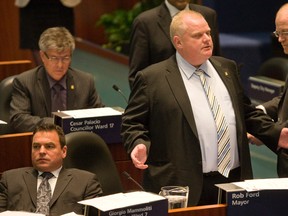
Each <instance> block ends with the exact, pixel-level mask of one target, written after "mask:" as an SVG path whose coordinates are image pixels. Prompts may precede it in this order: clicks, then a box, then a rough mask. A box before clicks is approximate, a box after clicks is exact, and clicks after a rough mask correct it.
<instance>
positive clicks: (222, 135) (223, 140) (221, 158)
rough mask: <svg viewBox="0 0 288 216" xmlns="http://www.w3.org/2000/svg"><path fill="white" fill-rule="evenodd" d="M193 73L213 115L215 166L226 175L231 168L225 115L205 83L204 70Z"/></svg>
mask: <svg viewBox="0 0 288 216" xmlns="http://www.w3.org/2000/svg"><path fill="white" fill-rule="evenodd" d="M195 74H196V75H197V76H199V78H200V81H201V84H202V86H203V88H204V90H205V93H206V95H207V98H208V101H209V104H210V107H211V110H212V113H213V117H214V120H215V123H216V128H217V142H218V155H217V166H218V172H219V173H221V174H222V175H223V176H225V177H228V175H229V172H230V169H231V149H230V137H229V130H228V125H227V122H226V119H225V116H224V114H223V112H222V110H221V107H220V105H219V104H218V101H217V99H216V97H215V95H214V93H213V92H212V90H211V88H210V86H209V85H208V83H207V80H206V77H205V72H204V71H203V70H202V69H197V70H196V71H195Z"/></svg>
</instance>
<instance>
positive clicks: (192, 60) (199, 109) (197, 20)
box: [121, 10, 288, 206]
mask: <svg viewBox="0 0 288 216" xmlns="http://www.w3.org/2000/svg"><path fill="white" fill-rule="evenodd" d="M170 32H171V33H170V34H171V40H172V42H173V44H174V46H175V48H176V50H177V51H176V54H175V55H173V56H171V57H170V58H169V59H167V60H165V61H162V62H160V63H157V64H154V65H151V66H149V67H147V68H146V69H144V70H142V71H139V72H138V73H137V75H136V78H135V82H134V85H133V88H132V90H131V94H130V98H129V103H128V106H127V107H126V110H125V112H124V114H123V122H122V133H121V134H122V137H123V143H124V146H125V148H126V150H127V152H128V154H129V155H130V156H131V159H132V162H133V164H134V165H135V167H136V168H139V169H144V170H145V171H144V178H143V186H144V188H145V189H146V190H147V191H152V192H155V193H158V192H159V191H160V188H161V187H162V186H166V185H182V186H189V188H190V189H189V201H188V205H189V206H195V205H207V204H215V203H217V196H218V190H217V188H216V186H215V184H217V183H227V182H233V181H240V180H244V179H251V178H252V177H253V176H252V168H251V159H250V153H249V145H248V139H247V135H246V129H248V130H249V131H250V132H251V133H252V134H253V135H257V136H259V137H261V138H262V139H265V140H267V143H269V144H270V148H271V149H273V150H276V149H277V148H278V145H279V146H285V148H287V144H288V143H287V141H286V143H285V137H286V140H287V130H288V128H284V129H282V128H281V127H277V126H276V125H275V124H274V123H273V121H272V120H271V118H269V117H268V116H267V115H265V114H264V113H263V112H262V111H260V110H257V109H256V108H255V107H253V106H251V104H250V101H249V99H248V98H247V97H245V96H244V94H243V90H242V87H241V84H240V81H239V77H238V70H237V66H236V63H235V62H234V61H231V60H228V59H225V58H222V57H211V56H212V50H213V43H212V39H211V29H210V27H209V25H208V23H207V22H206V20H205V19H204V17H203V16H202V15H201V14H200V13H198V12H195V11H191V10H183V11H181V12H179V13H178V14H177V15H175V16H174V18H173V20H172V23H171V28H170ZM201 71H202V75H204V76H205V77H206V80H207V83H209V85H210V89H211V90H212V92H213V93H214V95H215V97H216V99H217V101H218V104H220V107H221V109H222V112H223V114H224V119H225V120H226V121H225V122H226V123H227V124H226V125H227V126H228V128H227V127H226V129H228V130H225V131H226V132H227V131H228V133H225V135H226V136H225V137H226V138H227V137H229V138H230V141H229V142H228V141H227V143H229V144H230V147H229V151H228V150H227V152H230V153H227V156H229V155H230V156H229V157H227V158H228V159H227V162H229V163H228V164H227V166H226V167H225V169H226V168H227V169H226V171H227V172H226V173H224V172H222V171H221V172H222V173H223V174H220V170H219V171H218V169H219V167H218V163H219V162H218V156H217V151H218V148H217V145H218V141H217V138H218V133H217V131H216V125H218V124H216V123H215V120H214V116H213V112H212V110H211V107H210V104H209V102H208V100H207V96H206V94H205V91H204V88H203V86H202V84H201V80H200V78H199V76H200V75H199V76H198V74H197V73H198V72H201ZM203 71H204V72H203ZM203 73H204V74H203ZM223 122H224V121H223ZM223 125H224V124H223ZM280 134H281V136H280ZM219 137H220V135H219ZM279 137H280V138H279Z"/></svg>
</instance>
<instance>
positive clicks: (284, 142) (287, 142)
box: [278, 128, 288, 149]
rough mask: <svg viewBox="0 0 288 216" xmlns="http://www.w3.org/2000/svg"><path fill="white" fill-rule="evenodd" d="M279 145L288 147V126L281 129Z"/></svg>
mask: <svg viewBox="0 0 288 216" xmlns="http://www.w3.org/2000/svg"><path fill="white" fill-rule="evenodd" d="M278 147H279V148H285V149H288V128H283V129H282V130H281V133H280V137H279V142H278Z"/></svg>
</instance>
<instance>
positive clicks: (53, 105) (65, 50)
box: [10, 27, 104, 132]
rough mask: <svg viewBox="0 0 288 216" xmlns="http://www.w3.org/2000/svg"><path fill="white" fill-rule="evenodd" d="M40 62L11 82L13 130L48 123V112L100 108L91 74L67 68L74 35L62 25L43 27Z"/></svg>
mask: <svg viewBox="0 0 288 216" xmlns="http://www.w3.org/2000/svg"><path fill="white" fill-rule="evenodd" d="M39 47H40V57H41V59H42V62H43V65H40V66H38V67H36V68H34V69H32V70H29V71H26V72H23V73H21V74H19V75H18V76H17V77H16V78H15V79H14V81H13V91H12V100H11V103H10V106H11V111H10V123H11V125H12V127H13V128H14V130H15V131H16V132H27V131H33V130H34V128H35V126H36V125H37V124H39V123H43V122H46V123H52V122H53V118H52V112H57V111H59V110H60V111H63V110H74V109H88V108H96V107H103V106H104V105H103V104H102V102H101V98H100V96H99V95H98V93H97V91H96V86H95V81H94V77H93V76H92V75H91V74H89V73H85V72H81V71H79V70H76V69H74V68H71V67H70V64H71V59H72V54H73V51H74V49H75V41H74V37H73V36H72V35H71V33H70V32H69V31H68V30H67V29H66V28H64V27H52V28H48V29H46V30H45V31H44V32H43V33H42V34H41V37H40V40H39Z"/></svg>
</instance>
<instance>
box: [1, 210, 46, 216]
mask: <svg viewBox="0 0 288 216" xmlns="http://www.w3.org/2000/svg"><path fill="white" fill-rule="evenodd" d="M0 215H1V216H45V215H44V214H39V213H32V212H23V211H4V212H2V213H0Z"/></svg>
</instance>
